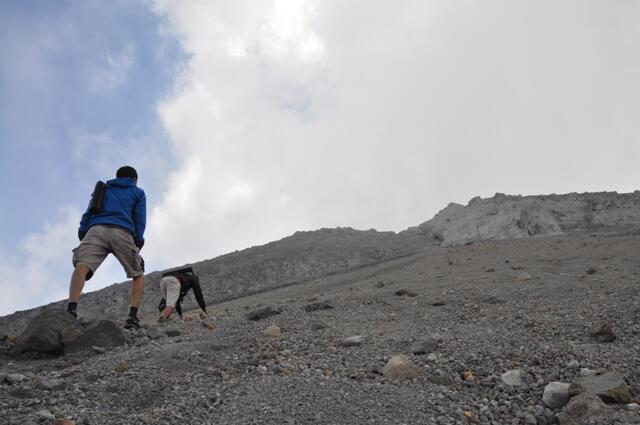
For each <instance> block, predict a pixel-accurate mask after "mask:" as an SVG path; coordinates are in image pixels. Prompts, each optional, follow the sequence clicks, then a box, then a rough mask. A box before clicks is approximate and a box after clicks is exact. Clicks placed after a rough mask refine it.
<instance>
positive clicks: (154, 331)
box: [147, 326, 164, 340]
mask: <svg viewBox="0 0 640 425" xmlns="http://www.w3.org/2000/svg"><path fill="white" fill-rule="evenodd" d="M147 336H148V337H149V339H152V340H153V339H159V338H162V337H163V336H164V332H162V331H161V330H160V329H158V327H156V326H152V327H150V328H149V329H147Z"/></svg>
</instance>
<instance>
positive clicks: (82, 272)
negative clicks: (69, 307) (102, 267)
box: [69, 264, 91, 303]
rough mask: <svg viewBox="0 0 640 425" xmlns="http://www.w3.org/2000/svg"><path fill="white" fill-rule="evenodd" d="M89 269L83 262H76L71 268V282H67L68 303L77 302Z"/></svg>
mask: <svg viewBox="0 0 640 425" xmlns="http://www.w3.org/2000/svg"><path fill="white" fill-rule="evenodd" d="M90 271H91V269H89V267H87V266H85V265H83V264H78V265H77V266H76V268H75V269H74V270H73V274H72V275H71V283H70V284H69V302H70V303H77V302H78V300H79V299H80V294H81V293H82V288H84V282H85V281H86V279H87V273H89V272H90Z"/></svg>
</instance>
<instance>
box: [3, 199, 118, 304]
mask: <svg viewBox="0 0 640 425" xmlns="http://www.w3.org/2000/svg"><path fill="white" fill-rule="evenodd" d="M80 215H81V212H80V211H78V210H77V209H75V208H70V207H65V208H62V209H61V210H60V211H59V213H58V215H57V216H56V217H53V218H52V220H51V221H49V222H47V223H45V224H44V226H43V228H42V229H41V230H40V231H38V232H35V233H32V234H29V235H27V236H26V237H25V238H24V240H23V241H22V243H21V244H20V246H19V247H17V248H16V249H15V251H14V252H13V253H11V254H10V253H7V252H0V269H1V270H2V274H0V292H2V294H3V296H2V297H0V315H5V314H10V313H13V312H14V311H18V310H23V309H27V308H31V307H34V306H37V305H42V304H46V303H49V302H52V301H56V300H61V299H66V298H67V296H68V289H69V280H70V278H71V273H72V271H73V266H72V264H71V257H72V252H71V251H72V249H73V248H74V247H76V246H77V245H78V241H77V236H76V235H77V229H78V223H79V221H80ZM118 268H119V265H118V264H117V262H116V261H114V260H113V259H108V260H107V261H105V263H103V265H102V266H101V267H100V269H99V270H98V272H97V273H96V276H95V277H94V278H93V279H92V280H91V281H89V282H88V283H87V285H86V286H85V289H84V292H88V291H94V290H96V289H100V288H102V287H104V286H107V285H110V284H112V283H114V282H121V281H123V280H124V279H125V276H124V273H123V272H122V270H121V269H118ZM81 302H82V301H81Z"/></svg>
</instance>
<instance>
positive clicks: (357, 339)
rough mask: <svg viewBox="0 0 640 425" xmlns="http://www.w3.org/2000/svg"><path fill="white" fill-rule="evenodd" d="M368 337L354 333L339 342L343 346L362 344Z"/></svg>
mask: <svg viewBox="0 0 640 425" xmlns="http://www.w3.org/2000/svg"><path fill="white" fill-rule="evenodd" d="M366 339H367V337H365V336H363V335H354V336H350V337H348V338H344V339H343V340H341V341H340V342H339V344H340V345H342V346H343V347H355V346H357V345H362V344H363V343H364V342H365V340H366Z"/></svg>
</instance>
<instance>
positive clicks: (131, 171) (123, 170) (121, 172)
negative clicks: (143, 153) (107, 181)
mask: <svg viewBox="0 0 640 425" xmlns="http://www.w3.org/2000/svg"><path fill="white" fill-rule="evenodd" d="M116 177H117V178H120V177H131V178H132V179H137V178H138V173H137V171H136V169H135V168H133V167H130V166H128V165H125V166H124V167H120V168H118V171H116Z"/></svg>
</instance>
